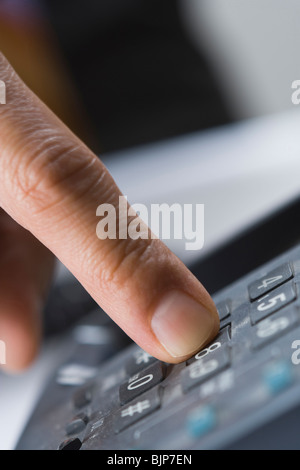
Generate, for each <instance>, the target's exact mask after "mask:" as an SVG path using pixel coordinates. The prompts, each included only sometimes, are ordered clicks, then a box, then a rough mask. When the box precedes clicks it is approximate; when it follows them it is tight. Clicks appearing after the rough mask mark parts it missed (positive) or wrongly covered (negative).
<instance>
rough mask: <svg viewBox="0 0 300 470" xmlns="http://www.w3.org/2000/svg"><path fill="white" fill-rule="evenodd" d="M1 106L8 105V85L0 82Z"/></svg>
mask: <svg viewBox="0 0 300 470" xmlns="http://www.w3.org/2000/svg"><path fill="white" fill-rule="evenodd" d="M0 104H6V85H5V83H4V82H3V81H2V80H0Z"/></svg>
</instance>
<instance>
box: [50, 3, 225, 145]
mask: <svg viewBox="0 0 300 470" xmlns="http://www.w3.org/2000/svg"><path fill="white" fill-rule="evenodd" d="M44 4H45V5H46V7H47V9H48V19H49V20H50V22H51V23H52V27H53V28H54V30H55V31H56V34H57V37H58V41H59V43H60V45H61V48H62V51H63V53H64V56H65V60H66V63H67V64H68V66H69V69H70V72H71V75H72V77H73V79H74V82H75V84H76V85H77V88H78V90H79V91H80V93H81V96H82V98H83V100H84V102H85V105H86V108H87V111H88V114H89V116H90V117H91V119H92V121H93V123H94V125H95V128H96V131H97V133H98V138H99V142H100V145H101V148H99V150H102V151H106V152H107V151H114V150H118V149H122V148H125V147H131V146H135V145H139V144H144V143H148V142H152V141H157V140H160V139H165V138H168V137H172V136H176V135H180V134H184V133H188V132H193V131H197V130H200V129H204V128H208V127H212V126H217V125H222V124H224V123H227V122H228V121H230V117H229V114H228V111H227V109H226V108H225V105H224V102H223V100H222V97H221V95H220V93H219V91H218V86H217V83H216V82H215V80H214V78H213V75H212V73H211V70H210V69H209V66H208V64H207V63H206V61H205V59H204V58H203V57H201V56H200V55H199V53H198V51H196V50H195V49H194V47H193V46H192V44H191V43H190V42H189V41H188V39H187V37H186V35H185V32H184V29H183V27H182V24H181V19H180V11H179V7H178V1H175V0H163V1H162V0H126V1H124V0H86V1H85V2H82V1H79V0H44Z"/></svg>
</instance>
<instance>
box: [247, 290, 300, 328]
mask: <svg viewBox="0 0 300 470" xmlns="http://www.w3.org/2000/svg"><path fill="white" fill-rule="evenodd" d="M295 299H296V292H295V288H294V286H293V284H292V283H289V284H285V285H283V286H281V287H278V288H277V289H275V290H273V291H272V292H270V293H269V294H267V295H265V296H263V297H262V298H261V299H259V300H257V301H256V302H254V303H253V304H252V305H251V312H250V316H251V322H252V324H255V323H258V322H259V321H260V320H262V319H263V318H265V317H267V316H269V315H271V314H272V313H274V312H277V310H280V309H281V308H283V307H285V306H286V305H288V304H289V303H291V302H293V300H295Z"/></svg>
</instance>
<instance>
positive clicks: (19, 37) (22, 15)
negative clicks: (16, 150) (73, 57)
mask: <svg viewBox="0 0 300 470" xmlns="http://www.w3.org/2000/svg"><path fill="white" fill-rule="evenodd" d="M0 51H1V52H2V53H3V54H4V55H5V56H6V57H7V59H8V60H9V62H10V63H11V65H12V66H13V67H14V69H15V70H16V72H17V73H18V75H20V77H21V78H22V80H24V82H25V83H26V84H27V85H28V86H29V88H31V89H32V91H34V93H36V94H37V95H38V96H39V98H40V99H41V100H42V101H44V102H45V103H46V104H47V106H49V107H50V108H51V109H52V111H54V113H55V114H57V115H58V116H59V117H60V119H62V120H63V121H64V122H65V124H67V125H68V126H69V127H70V128H71V129H72V130H73V131H74V132H75V133H76V134H77V135H79V137H80V138H81V139H83V140H84V141H85V142H87V143H88V144H89V145H90V146H92V147H94V138H93V133H92V130H91V125H90V123H89V122H88V118H87V113H86V111H85V109H84V105H83V103H82V101H81V100H80V97H79V95H78V93H77V90H76V87H75V86H74V85H73V81H72V77H70V74H69V73H68V70H67V67H66V66H65V64H64V61H63V58H62V56H61V51H60V50H59V45H58V44H57V40H56V37H55V33H54V32H53V30H52V28H51V25H49V22H48V21H47V17H46V15H45V12H44V9H43V5H42V2H41V1H39V0H0Z"/></svg>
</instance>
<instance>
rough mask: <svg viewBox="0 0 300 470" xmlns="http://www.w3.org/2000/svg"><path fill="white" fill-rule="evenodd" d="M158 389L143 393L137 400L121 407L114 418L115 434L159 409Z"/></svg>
mask: <svg viewBox="0 0 300 470" xmlns="http://www.w3.org/2000/svg"><path fill="white" fill-rule="evenodd" d="M160 403H161V401H160V394H159V389H158V388H155V389H153V390H151V391H150V392H147V393H144V394H143V395H142V396H141V397H140V398H139V399H137V400H134V401H132V402H131V403H130V404H129V405H125V406H123V407H122V408H121V409H120V410H119V411H118V412H117V413H116V416H115V425H114V427H115V432H116V433H119V432H121V431H123V429H126V428H128V427H129V426H131V425H132V424H134V423H136V422H137V421H139V420H140V419H142V418H144V417H145V416H148V415H149V414H151V413H153V412H154V411H156V410H157V409H158V408H159V407H160Z"/></svg>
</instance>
